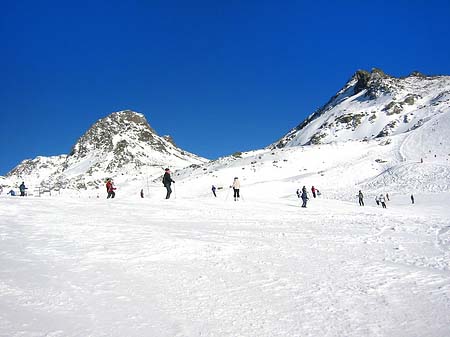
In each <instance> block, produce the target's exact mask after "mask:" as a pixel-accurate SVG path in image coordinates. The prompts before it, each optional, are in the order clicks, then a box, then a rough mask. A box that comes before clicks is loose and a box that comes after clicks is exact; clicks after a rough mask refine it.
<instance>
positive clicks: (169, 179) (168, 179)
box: [162, 168, 175, 199]
mask: <svg viewBox="0 0 450 337" xmlns="http://www.w3.org/2000/svg"><path fill="white" fill-rule="evenodd" d="M162 183H163V185H164V187H165V188H166V190H167V193H166V199H169V198H170V195H171V194H172V188H171V187H170V185H171V184H172V183H175V180H173V179H172V177H171V176H170V170H169V168H166V169H165V170H164V177H163V180H162Z"/></svg>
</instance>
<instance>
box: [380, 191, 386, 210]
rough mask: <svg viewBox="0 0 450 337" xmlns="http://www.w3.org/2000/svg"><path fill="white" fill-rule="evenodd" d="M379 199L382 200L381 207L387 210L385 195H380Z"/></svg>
mask: <svg viewBox="0 0 450 337" xmlns="http://www.w3.org/2000/svg"><path fill="white" fill-rule="evenodd" d="M379 199H380V203H381V206H382V207H383V208H386V199H385V198H384V195H383V194H380V198H379Z"/></svg>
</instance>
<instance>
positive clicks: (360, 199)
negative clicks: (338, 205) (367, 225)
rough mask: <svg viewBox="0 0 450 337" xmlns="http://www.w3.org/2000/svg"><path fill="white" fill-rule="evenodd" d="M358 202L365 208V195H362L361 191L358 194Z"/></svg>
mask: <svg viewBox="0 0 450 337" xmlns="http://www.w3.org/2000/svg"><path fill="white" fill-rule="evenodd" d="M358 201H359V206H364V195H363V194H362V192H361V190H359V192H358Z"/></svg>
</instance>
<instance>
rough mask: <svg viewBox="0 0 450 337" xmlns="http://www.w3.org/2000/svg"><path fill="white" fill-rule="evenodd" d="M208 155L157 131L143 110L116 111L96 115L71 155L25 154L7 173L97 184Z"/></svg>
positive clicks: (56, 182) (39, 181)
mask: <svg viewBox="0 0 450 337" xmlns="http://www.w3.org/2000/svg"><path fill="white" fill-rule="evenodd" d="M205 161H207V160H206V159H204V158H200V157H198V156H196V155H194V154H191V153H189V152H186V151H183V150H181V149H179V148H178V147H177V146H175V145H174V142H173V140H172V139H171V137H167V136H166V137H160V136H158V135H157V134H156V132H155V130H154V129H153V128H152V127H151V126H150V125H149V124H148V122H147V120H146V119H145V117H144V115H142V114H140V113H136V112H133V111H129V110H126V111H119V112H115V113H112V114H111V115H109V116H107V117H105V118H102V119H100V120H99V121H97V122H96V123H95V124H94V125H92V127H91V128H89V130H88V131H87V132H86V133H85V134H84V135H83V136H81V137H80V138H79V139H78V141H77V142H76V143H75V145H74V146H73V147H72V151H71V152H70V154H69V155H61V156H54V157H37V158H35V159H32V160H24V161H23V162H22V163H20V164H19V165H18V166H17V167H16V168H14V169H13V170H12V171H11V172H9V173H8V174H7V176H6V177H7V179H10V180H11V179H18V180H21V179H26V180H27V181H32V182H33V184H34V185H42V186H49V188H74V189H87V188H95V187H97V186H99V185H101V184H103V181H104V179H105V178H106V177H117V176H123V175H126V176H127V177H133V176H135V177H136V176H139V175H145V176H152V175H155V174H156V175H157V174H159V173H160V172H161V168H163V167H165V166H170V167H172V168H174V169H176V168H182V167H185V166H189V165H191V164H200V163H203V162H205Z"/></svg>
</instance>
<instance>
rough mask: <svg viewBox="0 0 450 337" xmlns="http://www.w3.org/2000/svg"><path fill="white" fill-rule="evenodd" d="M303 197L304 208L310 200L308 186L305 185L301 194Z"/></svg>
mask: <svg viewBox="0 0 450 337" xmlns="http://www.w3.org/2000/svg"><path fill="white" fill-rule="evenodd" d="M301 198H302V200H303V204H302V207H303V208H306V203H307V202H308V200H309V198H308V193H306V187H305V186H303V187H302V195H301Z"/></svg>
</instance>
